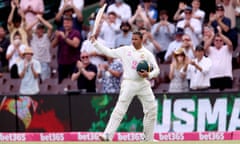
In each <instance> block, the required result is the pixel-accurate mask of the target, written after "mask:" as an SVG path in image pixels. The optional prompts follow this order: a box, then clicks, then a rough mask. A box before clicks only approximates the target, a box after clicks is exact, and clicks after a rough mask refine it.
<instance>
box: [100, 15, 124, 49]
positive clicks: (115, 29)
mask: <svg viewBox="0 0 240 144" xmlns="http://www.w3.org/2000/svg"><path fill="white" fill-rule="evenodd" d="M116 18H117V15H116V13H115V12H109V13H108V15H107V18H106V20H104V21H103V23H102V25H101V27H100V35H99V36H100V37H102V39H103V40H104V41H105V43H106V46H107V47H109V48H115V40H116V37H117V34H118V33H120V23H118V22H117V19H116Z"/></svg>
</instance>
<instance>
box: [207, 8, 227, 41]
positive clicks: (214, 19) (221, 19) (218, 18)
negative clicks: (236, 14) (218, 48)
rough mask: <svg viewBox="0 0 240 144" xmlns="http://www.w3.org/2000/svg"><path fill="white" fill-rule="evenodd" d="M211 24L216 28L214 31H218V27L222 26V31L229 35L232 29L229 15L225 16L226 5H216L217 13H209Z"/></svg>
mask: <svg viewBox="0 0 240 144" xmlns="http://www.w3.org/2000/svg"><path fill="white" fill-rule="evenodd" d="M208 24H209V25H211V26H212V27H213V28H214V32H215V33H218V29H217V27H218V26H220V27H221V29H222V33H223V34H224V35H225V36H227V37H228V38H230V37H229V34H230V33H229V32H230V29H231V20H230V19H229V18H228V17H225V16H224V7H223V5H221V4H218V5H217V6H216V13H211V14H210V15H209V23H208Z"/></svg>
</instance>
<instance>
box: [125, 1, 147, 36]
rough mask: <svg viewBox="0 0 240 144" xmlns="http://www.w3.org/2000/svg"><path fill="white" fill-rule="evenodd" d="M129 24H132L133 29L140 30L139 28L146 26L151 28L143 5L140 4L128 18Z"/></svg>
mask: <svg viewBox="0 0 240 144" xmlns="http://www.w3.org/2000/svg"><path fill="white" fill-rule="evenodd" d="M128 22H129V24H130V25H131V26H132V29H133V31H138V30H139V28H142V27H146V28H149V29H150V28H151V26H152V25H151V23H150V21H149V20H148V18H147V17H146V14H145V13H144V12H143V10H142V7H141V5H139V6H138V8H137V10H136V11H135V13H134V15H133V16H132V17H131V18H130V19H129V20H128Z"/></svg>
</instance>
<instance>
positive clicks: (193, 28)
mask: <svg viewBox="0 0 240 144" xmlns="http://www.w3.org/2000/svg"><path fill="white" fill-rule="evenodd" d="M184 14H185V18H184V19H183V20H181V21H179V22H178V23H177V27H180V28H183V29H184V32H185V34H188V35H189V36H190V37H191V39H192V42H193V45H194V46H196V45H198V44H199V42H200V41H199V35H200V34H201V33H202V24H201V22H200V20H198V19H195V18H193V16H192V8H191V7H189V6H187V7H186V8H185V9H184Z"/></svg>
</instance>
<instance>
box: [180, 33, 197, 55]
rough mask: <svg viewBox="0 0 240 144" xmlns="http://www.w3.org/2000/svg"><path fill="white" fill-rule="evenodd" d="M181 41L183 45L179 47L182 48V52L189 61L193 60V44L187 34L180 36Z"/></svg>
mask: <svg viewBox="0 0 240 144" xmlns="http://www.w3.org/2000/svg"><path fill="white" fill-rule="evenodd" d="M182 41H183V44H182V46H181V47H182V48H184V52H185V54H186V56H187V57H188V58H190V59H194V58H195V55H194V51H195V47H194V46H193V42H192V40H191V38H190V36H189V35H187V34H184V35H183V36H182Z"/></svg>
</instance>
